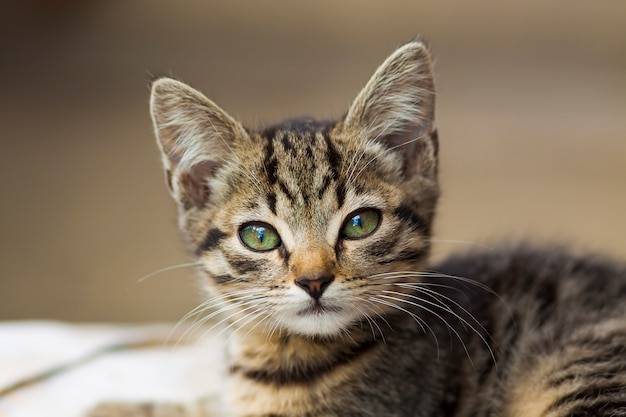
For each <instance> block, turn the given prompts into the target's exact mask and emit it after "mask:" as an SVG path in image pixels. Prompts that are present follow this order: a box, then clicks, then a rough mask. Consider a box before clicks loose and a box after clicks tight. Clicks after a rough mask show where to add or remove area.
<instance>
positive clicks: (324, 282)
mask: <svg viewBox="0 0 626 417" xmlns="http://www.w3.org/2000/svg"><path fill="white" fill-rule="evenodd" d="M334 279H335V277H334V276H332V275H330V276H329V275H323V276H319V277H315V278H310V277H300V278H298V279H297V280H296V285H297V286H298V287H300V288H302V289H303V290H304V291H306V293H307V294H309V295H310V296H311V298H313V299H314V300H316V301H317V300H319V299H320V297H321V296H322V294H323V293H324V291H326V288H328V286H329V285H330V283H331V282H333V281H334Z"/></svg>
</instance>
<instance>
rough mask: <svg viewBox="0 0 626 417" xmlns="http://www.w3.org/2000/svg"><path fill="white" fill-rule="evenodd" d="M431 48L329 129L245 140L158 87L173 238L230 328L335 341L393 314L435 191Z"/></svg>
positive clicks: (410, 50) (424, 235)
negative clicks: (195, 264) (178, 235)
mask: <svg viewBox="0 0 626 417" xmlns="http://www.w3.org/2000/svg"><path fill="white" fill-rule="evenodd" d="M434 101H435V93H434V82H433V74H432V63H431V59H430V56H429V54H428V51H427V49H426V47H425V46H424V45H423V44H422V43H419V42H412V43H409V44H406V45H404V46H403V47H401V48H400V49H398V50H397V51H396V52H394V53H393V54H392V55H391V56H390V57H389V58H388V59H387V60H386V61H385V62H384V63H383V64H382V65H381V66H380V67H379V68H378V70H377V71H376V73H375V74H374V75H373V77H372V78H371V79H370V81H369V82H368V83H367V84H366V86H365V87H364V88H363V90H362V91H361V92H360V93H359V95H358V96H357V98H356V99H355V100H354V102H353V103H352V105H351V107H350V109H349V111H348V113H347V115H346V116H345V117H344V118H343V119H341V120H340V121H339V122H336V123H321V122H315V121H312V120H295V121H289V122H286V123H283V124H280V125H277V126H274V127H272V128H269V129H266V130H264V131H262V132H252V131H249V130H247V129H245V128H244V127H243V126H242V125H241V124H240V123H238V122H237V121H235V120H234V119H233V118H232V117H230V116H229V115H228V114H226V113H225V112H224V111H223V110H222V109H220V108H219V107H218V106H217V105H216V104H215V103H213V102H212V101H210V100H209V99H208V98H206V97H205V96H204V95H202V94H201V93H199V92H197V91H196V90H193V89H192V88H190V87H188V86H187V85H185V84H183V83H181V82H178V81H175V80H172V79H168V78H162V79H159V80H157V81H156V82H155V83H154V84H153V86H152V97H151V103H150V104H151V112H152V118H153V121H154V127H155V131H156V136H157V138H158V144H159V147H160V149H161V151H162V153H163V164H164V167H165V171H166V176H167V183H168V186H169V189H170V192H171V194H172V196H173V197H174V199H175V200H176V202H177V203H178V209H179V219H180V227H181V229H182V230H183V233H184V235H185V237H186V240H187V243H188V244H189V246H190V247H191V249H192V251H193V253H194V254H195V257H196V258H197V260H198V261H199V263H200V264H201V265H202V270H203V272H204V274H205V276H206V283H207V288H208V289H209V291H210V293H211V294H212V295H213V296H215V297H216V298H215V305H216V306H217V308H221V309H223V311H224V313H225V314H226V315H229V316H230V319H229V320H230V321H231V322H233V323H234V322H235V321H236V322H237V323H236V326H237V327H239V326H247V327H253V326H256V327H257V328H259V329H260V328H266V329H280V330H281V331H284V332H291V333H297V334H301V335H308V336H331V335H334V334H339V333H340V332H341V331H342V330H345V329H346V328H349V327H350V326H351V325H354V324H358V323H359V322H360V321H364V320H367V318H369V317H375V316H377V315H380V314H383V313H385V312H386V311H390V310H393V309H394V308H396V307H394V306H397V305H399V304H400V301H401V300H400V298H401V296H400V295H397V293H402V292H403V289H402V287H398V286H394V285H392V284H393V283H394V282H396V283H397V282H399V281H401V282H407V281H410V280H417V278H415V277H413V278H407V274H405V273H398V272H402V271H418V270H419V268H420V267H421V266H422V265H423V262H424V260H425V257H426V256H427V254H428V252H429V238H430V229H431V225H432V222H433V216H434V210H435V203H436V200H437V196H438V186H437V178H436V177H437V137H436V136H437V135H436V131H435V128H434Z"/></svg>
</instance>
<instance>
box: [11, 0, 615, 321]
mask: <svg viewBox="0 0 626 417" xmlns="http://www.w3.org/2000/svg"><path fill="white" fill-rule="evenodd" d="M417 34H422V35H423V36H424V37H425V38H426V39H428V40H429V42H430V45H431V47H432V49H433V51H434V52H435V55H436V57H437V62H436V69H437V73H438V88H439V96H438V124H439V127H440V139H441V145H442V153H441V157H442V170H441V173H442V182H443V189H444V194H443V198H442V201H441V210H440V215H439V218H438V225H437V236H438V238H440V239H442V240H459V241H469V242H473V244H482V243H487V244H490V243H489V242H493V239H497V238H498V237H505V238H509V239H521V238H532V239H534V240H539V241H543V240H557V241H561V242H563V241H564V242H567V243H571V244H572V245H574V247H576V248H579V249H590V250H595V251H603V252H606V253H608V254H610V255H611V256H615V257H618V258H626V220H625V213H626V2H624V1H621V0H613V1H610V0H601V1H587V0H585V1H583V0H569V1H561V2H557V1H539V0H534V1H519V2H500V1H496V0H491V1H490V0H480V1H472V2H451V1H436V2H435V1H406V2H399V1H385V2H382V1H380V2H375V1H365V0H360V1H344V2H340V1H330V0H327V1H316V2H291V1H287V0H272V1H265V2H253V1H249V2H244V1H229V2H227V1H224V2H213V1H180V2H173V1H165V0H128V1H104V0H102V1H87V0H84V1H53V0H48V1H33V0H30V1H13V2H11V1H8V2H7V1H5V2H3V3H1V4H0V35H1V36H0V64H1V65H0V75H1V77H0V126H1V129H0V132H1V141H2V142H1V145H2V147H1V150H0V170H1V171H0V173H1V178H2V179H1V181H0V196H1V197H0V198H1V200H0V201H1V205H0V210H1V211H0V214H1V216H0V244H1V247H0V249H1V250H0V319H14V318H56V319H70V320H77V321H90V320H111V321H140V320H163V319H167V320H176V319H178V318H180V317H181V316H182V315H183V314H184V313H185V312H186V311H187V310H189V309H190V308H191V307H193V305H194V304H195V303H196V302H197V301H198V299H199V298H198V294H197V293H198V289H197V286H196V285H195V284H194V280H193V274H192V272H191V271H190V270H189V269H186V270H185V269H182V270H177V271H172V272H165V273H162V274H159V275H157V276H155V277H152V278H150V279H148V280H146V281H145V282H143V283H138V282H137V281H138V280H139V278H141V277H142V276H144V275H145V274H148V273H150V272H152V271H155V270H158V269H160V268H163V267H167V266H170V265H175V264H179V263H183V262H186V261H187V258H186V256H185V254H184V250H183V246H182V244H181V243H179V242H180V241H179V236H178V234H177V231H176V221H175V211H174V205H173V203H172V202H171V201H170V199H169V196H168V194H167V192H166V190H165V187H164V182H163V176H162V172H161V167H160V161H159V155H158V152H157V148H156V146H155V144H154V139H153V136H152V131H151V125H150V120H149V116H148V82H149V80H150V79H151V74H173V75H175V76H177V77H178V78H180V79H182V80H184V81H186V82H188V83H190V84H192V85H193V86H195V87H196V88H198V89H200V90H202V91H204V92H205V93H206V94H207V95H208V96H209V97H211V98H212V99H214V100H215V101H216V102H217V103H219V104H220V105H221V106H222V107H223V108H225V109H226V110H228V111H229V112H231V114H233V115H236V116H238V117H239V118H240V119H241V120H243V121H244V122H245V123H247V124H248V125H250V126H253V127H254V126H262V125H264V124H268V123H271V122H276V121H278V120H279V119H281V118H283V117H287V116H297V115H303V114H306V115H312V116H317V117H333V116H339V115H341V114H342V112H343V111H345V110H346V108H347V105H348V104H349V102H350V101H351V99H352V98H353V97H354V96H355V94H356V93H357V91H358V90H359V88H360V87H361V86H362V85H363V84H364V83H365V82H366V81H367V79H368V77H369V76H370V75H371V73H372V72H373V71H374V69H375V68H376V66H377V65H378V64H379V63H380V62H382V60H383V59H384V58H385V57H386V55H387V54H389V53H390V52H391V51H392V50H393V49H394V48H395V47H397V46H399V45H400V44H401V43H403V42H404V41H406V40H409V39H411V38H412V37H414V36H415V35H417ZM473 244H467V243H451V242H447V243H446V242H440V243H437V245H436V246H435V250H436V255H437V256H442V255H443V254H445V253H447V252H449V251H451V250H454V249H464V248H467V247H471V246H472V245H473Z"/></svg>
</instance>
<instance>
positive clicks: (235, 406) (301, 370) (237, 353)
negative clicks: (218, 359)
mask: <svg viewBox="0 0 626 417" xmlns="http://www.w3.org/2000/svg"><path fill="white" fill-rule="evenodd" d="M381 351H382V346H381V345H379V344H378V342H377V341H362V343H361V344H358V343H357V344H354V345H352V346H348V345H341V344H335V343H329V344H325V343H318V342H311V341H306V340H303V339H297V338H296V339H295V340H294V339H290V340H279V341H273V342H271V343H268V341H267V339H262V338H254V337H251V338H247V339H246V340H245V341H242V340H235V344H234V345H231V347H230V372H229V379H228V383H227V387H226V392H227V394H226V401H227V403H228V405H229V408H230V409H231V410H232V412H233V415H234V416H265V415H278V416H307V417H315V416H333V415H345V414H344V413H343V411H345V409H346V404H350V403H352V404H354V403H356V402H357V401H356V398H355V388H357V389H356V390H358V386H359V385H360V384H363V383H364V382H365V381H366V380H367V379H368V376H367V373H368V372H367V370H368V369H371V365H372V364H373V363H374V361H375V360H376V358H378V357H379V356H380V354H381Z"/></svg>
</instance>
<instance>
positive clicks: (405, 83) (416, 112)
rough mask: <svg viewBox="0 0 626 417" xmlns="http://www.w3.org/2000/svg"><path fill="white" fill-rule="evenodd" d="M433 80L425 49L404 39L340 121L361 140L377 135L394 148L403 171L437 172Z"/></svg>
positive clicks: (408, 175)
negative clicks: (401, 161)
mask: <svg viewBox="0 0 626 417" xmlns="http://www.w3.org/2000/svg"><path fill="white" fill-rule="evenodd" d="M434 118H435V83H434V79H433V68H432V61H431V58H430V54H429V53H428V49H427V48H426V46H425V45H424V44H423V43H421V42H417V41H416V42H411V43H408V44H406V45H404V46H402V47H401V48H399V49H398V50H396V51H395V52H394V53H393V54H392V55H391V56H389V57H388V58H387V59H386V60H385V62H383V64H382V65H381V66H380V67H378V69H377V70H376V72H375V73H374V75H373V76H372V78H371V79H370V80H369V82H368V83H367V84H366V85H365V87H364V88H363V90H361V92H360V93H359V95H358V96H357V98H356V99H355V100H354V102H353V103H352V105H351V106H350V110H349V111H348V114H347V115H346V118H345V120H344V123H343V126H344V129H345V131H346V132H351V133H352V134H357V135H359V136H360V137H361V138H362V140H365V141H378V142H381V143H383V144H385V145H386V146H387V147H388V148H389V149H393V150H394V151H395V152H398V153H399V154H400V155H401V156H402V158H403V161H404V167H403V168H404V173H405V175H406V177H408V178H410V177H412V176H414V175H421V176H425V177H430V178H434V177H435V176H436V174H437V148H438V145H437V134H436V130H435V125H434Z"/></svg>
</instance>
